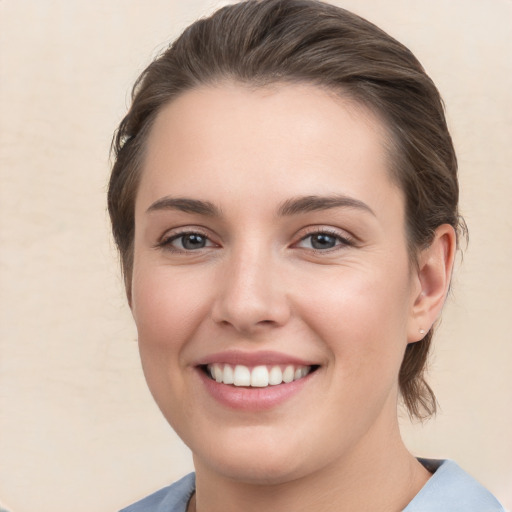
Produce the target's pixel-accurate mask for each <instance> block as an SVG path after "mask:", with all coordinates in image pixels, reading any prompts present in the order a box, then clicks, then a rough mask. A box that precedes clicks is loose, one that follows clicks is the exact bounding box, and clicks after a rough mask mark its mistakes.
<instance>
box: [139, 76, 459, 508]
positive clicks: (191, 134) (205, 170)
mask: <svg viewBox="0 0 512 512" xmlns="http://www.w3.org/2000/svg"><path fill="white" fill-rule="evenodd" d="M386 137H387V133H386V129H385V127H384V126H383V124H382V122H381V121H380V120H379V119H378V118H377V117H376V116H375V115H373V114H372V113H371V112H369V111H368V110H367V109H366V108H364V107H363V106H361V105H357V104H354V103H353V102H351V101H350V100H348V99H345V98H340V97H339V96H335V95H334V94H332V93H329V92H326V91H324V90H322V89H319V88H316V87H314V86H308V85H282V84H281V85H276V86H273V87H267V88H264V89H250V88H248V87H245V86H242V85H237V84H232V83H224V84H221V85H218V86H216V87H202V88H198V89H195V90H192V91H189V92H187V93H185V94H183V95H182V96H180V97H179V98H178V99H176V100H174V101H173V102H172V103H170V104H169V105H167V106H166V107H165V108H163V109H162V110H161V112H160V113H159V115H158V117H157V119H156V121H155V124H154V126H153V128H152V131H151V133H150V135H149V139H148V145H147V153H146V158H145V162H144V166H143V171H142V178H141V183H140V188H139V190H138V194H137V198H136V213H135V219H136V229H135V244H134V272H133V281H132V285H133V286H132V296H131V307H132V312H133V316H134V319H135V322H136V324H137V329H138V334H139V346H140V353H141V358H142V364H143V368H144V372H145V375H146V379H147V381H148V385H149V388H150V390H151V392H152V394H153V396H154V398H155V400H156V402H157V403H158V405H159V407H160V409H161V410H162V412H163V414H164V416H165V417H166V419H167V420H168V421H169V423H170V424H171V425H172V427H173V428H174V429H175V430H176V431H177V433H178V434H179V435H180V436H181V438H182V439H183V440H184V441H185V443H186V444H187V445H188V446H189V447H190V448H191V450H192V452H193V456H194V464H195V468H196V474H197V490H196V495H195V496H194V499H193V501H192V502H191V504H190V509H196V508H197V510H199V511H200V512H214V511H221V510H222V511H223V512H226V511H231V510H233V511H235V510H242V509H243V510H249V511H250V510H262V509H263V510H267V511H273V510H276V511H277V510H280V511H282V510H295V511H302V510H304V511H306V510H323V511H331V510H332V511H334V510H336V511H337V512H339V511H345V510H346V511H348V510H350V511H359V510H361V511H362V510H379V511H380V510H382V511H388V510H389V511H391V510H402V509H403V508H404V507H405V506H406V505H407V503H408V502H409V501H410V500H411V499H412V498H413V497H414V495H415V494H416V493H417V492H418V491H419V489H420V488H421V487H422V486H423V485H424V483H425V482H426V480H427V479H428V477H429V476H430V475H429V473H428V472H427V471H426V470H425V469H424V468H423V466H421V464H419V463H418V462H417V461H416V459H415V458H413V457H412V456H411V455H410V454H409V452H408V451H407V450H406V448H405V447H404V445H403V443H402V441H401V438H400V434H399V429H398V422H397V399H398V380H397V379H398V373H399V368H400V363H401V361H402V358H403V354H404V350H405V347H406V345H407V344H408V343H412V342H416V341H418V340H420V339H421V337H422V335H421V334H420V333H419V331H420V329H429V328H430V327H431V325H432V324H433V322H434V321H435V320H436V318H437V317H438V315H439V313H440V310H441V308H442V304H443V302H444V299H445V296H446V293H447V288H448V284H449V279H450V274H451V267H452V262H453V253H454V250H455V235H454V233H453V229H452V228H451V227H449V226H441V227H439V228H438V230H437V232H436V236H435V239H434V241H433V243H432V245H431V246H430V247H429V248H428V249H426V250H424V251H423V252H421V253H420V254H419V255H418V265H417V266H415V265H413V264H411V263H410V259H409V255H408V252H407V244H406V237H405V219H404V198H403V194H402V192H401V190H400V189H399V188H398V187H397V186H396V185H395V184H394V183H393V182H392V180H391V179H390V174H389V170H388V162H389V158H388V155H387V153H386V149H385V147H386ZM335 194H336V195H337V197H339V196H343V197H348V198H351V200H352V201H353V200H355V201H356V202H358V203H357V205H354V204H352V205H348V206H347V205H345V206H343V205H342V206H338V207H330V208H320V209H316V210H314V211H298V212H293V214H288V215H280V214H279V210H280V209H282V205H283V203H285V202H286V201H290V200H293V199H295V198H297V197H303V196H312V195H313V196H319V197H325V196H328V197H333V195H335ZM166 198H167V199H168V198H190V199H194V200H199V201H204V202H208V203H211V204H212V205H214V206H215V207H216V208H217V209H218V210H219V212H218V213H219V215H210V214H208V215H206V214H204V212H200V211H196V212H191V211H183V208H181V209H180V208H176V207H170V206H169V202H167V207H163V206H162V205H163V204H165V200H166ZM162 200H164V201H163V202H162ZM360 203H361V204H363V205H364V206H361V204H360ZM152 205H153V206H152ZM281 213H282V212H281ZM288 213H289V212H288ZM326 231H327V233H328V234H329V236H331V237H332V239H329V240H334V241H335V242H334V244H335V245H334V246H333V247H332V248H329V249H317V250H315V249H314V248H313V245H312V243H313V239H312V238H311V234H312V233H317V232H326ZM183 232H194V233H200V234H201V235H202V236H203V237H207V238H205V239H206V240H207V243H206V245H205V246H204V247H202V248H198V249H189V250H187V249H186V248H184V246H183V242H184V239H183V238H180V237H179V235H180V233H183ZM173 237H174V238H173ZM233 349H236V350H240V351H244V352H258V351H263V350H271V351H277V352H280V353H284V354H288V355H290V356H295V357H300V358H302V359H305V360H307V361H313V362H315V363H316V364H318V365H319V368H318V370H317V371H316V372H314V374H312V376H311V378H310V379H309V380H308V381H307V383H306V384H305V385H304V386H303V387H302V389H301V390H300V392H298V393H297V394H295V395H294V396H292V397H291V398H290V399H288V400H286V401H285V402H284V403H282V404H280V405H278V406H277V407H274V408H271V409H269V410H265V411H250V410H249V411H240V410H236V409H230V408H228V407H226V406H224V405H222V404H220V403H219V402H217V401H216V400H214V399H213V398H212V396H211V395H210V394H209V393H208V392H207V391H206V390H205V386H204V383H203V381H202V380H201V378H200V377H199V373H198V369H197V367H196V363H197V361H198V360H199V359H201V358H205V357H208V356H210V355H211V354H214V353H217V352H220V351H226V350H227V351H229V350H233ZM369 489H371V491H372V492H368V490H369Z"/></svg>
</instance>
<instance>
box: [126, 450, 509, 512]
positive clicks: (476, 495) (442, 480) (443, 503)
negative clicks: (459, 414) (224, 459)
mask: <svg viewBox="0 0 512 512" xmlns="http://www.w3.org/2000/svg"><path fill="white" fill-rule="evenodd" d="M419 460H420V462H421V463H422V464H423V465H424V466H425V467H426V468H427V469H428V470H429V471H431V472H432V473H434V474H433V475H432V476H431V477H430V479H429V481H428V482H427V483H426V484H425V486H424V487H423V488H422V489H421V491H420V492H419V493H418V494H417V495H416V496H415V498H414V499H413V500H412V501H411V502H410V503H409V505H407V507H405V509H404V510H403V512H505V509H504V508H503V506H502V505H501V504H500V503H499V501H498V500H497V499H496V498H495V497H494V496H493V495H492V494H491V493H490V492H489V491H488V490H487V489H485V488H484V487H482V486H481V485H480V484H479V483H478V482H477V481H476V480H475V479H474V478H472V477H471V476H469V475H468V474H467V473H466V472H465V471H463V470H462V469H461V468H460V467H459V466H458V465H457V464H456V463H455V462H453V461H452V460H429V459H419ZM195 483H196V478H195V475H194V473H190V474H189V475H187V476H186V477H184V478H182V479H181V480H179V481H178V482H176V483H175V484H172V485H170V486H169V487H165V488H164V489H161V490H160V491H158V492H156V493H154V494H151V495H150V496H148V497H147V498H144V499H143V500H141V501H138V502H137V503H135V504H133V505H131V506H129V507H127V508H125V509H123V510H121V512H186V510H187V504H188V501H189V500H190V498H191V496H192V494H193V493H194V490H195Z"/></svg>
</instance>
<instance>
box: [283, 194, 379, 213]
mask: <svg viewBox="0 0 512 512" xmlns="http://www.w3.org/2000/svg"><path fill="white" fill-rule="evenodd" d="M330 208H351V209H356V210H361V211H365V212H368V213H371V214H372V215H373V216H374V217H375V216H376V215H375V212H374V211H373V210H372V209H371V208H370V207H369V206H368V205H367V204H366V203H363V201H360V200H359V199H355V198H353V197H350V196H345V195H341V194H335V195H330V196H303V197H297V198H293V199H288V200H287V201H285V202H284V203H283V204H282V205H281V206H280V208H279V210H278V215H279V216H282V217H285V216H288V215H298V214H301V213H307V212H314V211H317V210H329V209H330Z"/></svg>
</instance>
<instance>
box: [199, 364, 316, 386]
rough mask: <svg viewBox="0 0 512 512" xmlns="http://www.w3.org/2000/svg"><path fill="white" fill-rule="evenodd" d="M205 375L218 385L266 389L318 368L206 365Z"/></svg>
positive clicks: (295, 379)
mask: <svg viewBox="0 0 512 512" xmlns="http://www.w3.org/2000/svg"><path fill="white" fill-rule="evenodd" d="M202 368H203V370H204V372H205V373H206V375H207V376H208V377H209V378H210V379H212V380H214V381H216V382H218V383H219V384H228V385H231V386H236V387H249V388H266V387H269V386H279V385H281V384H289V383H290V382H294V381H297V380H300V379H303V378H304V377H306V376H307V375H309V374H310V373H312V372H314V371H315V370H316V369H317V368H318V366H317V365H311V366H304V365H293V364H289V365H271V366H267V365H259V366H253V367H249V366H244V365H241V364H237V365H230V364H219V363H214V364H208V365H204V366H203V367H202Z"/></svg>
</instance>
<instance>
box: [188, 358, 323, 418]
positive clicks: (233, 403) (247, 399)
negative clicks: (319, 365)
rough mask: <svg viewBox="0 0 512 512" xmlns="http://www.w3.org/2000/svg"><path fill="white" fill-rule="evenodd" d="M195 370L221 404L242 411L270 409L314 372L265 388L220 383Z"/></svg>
mask: <svg viewBox="0 0 512 512" xmlns="http://www.w3.org/2000/svg"><path fill="white" fill-rule="evenodd" d="M197 372H198V373H199V376H200V378H201V380H202V381H203V384H204V386H205V388H206V390H207V391H208V392H209V393H210V395H211V396H212V397H213V398H215V399H216V400H217V401H218V402H220V403H221V404H222V405H224V406H226V407H229V408H231V409H238V410H242V411H262V410H267V409H272V408H273V407H276V406H278V405H280V404H282V403H283V402H286V401H287V400H289V399H290V398H292V397H293V396H294V395H296V394H297V393H299V392H300V391H301V390H302V388H303V387H304V386H305V385H306V384H307V383H308V382H309V381H310V379H311V377H312V376H313V375H314V373H316V372H312V373H309V374H308V375H306V376H305V377H303V378H302V379H299V380H294V381H293V382H289V383H287V384H286V383H283V384H278V385H277V386H267V387H266V388H249V387H238V386H232V385H228V384H220V383H219V382H217V381H215V380H213V379H210V378H209V377H208V376H207V375H206V374H205V373H204V371H203V370H202V369H200V368H197Z"/></svg>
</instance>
